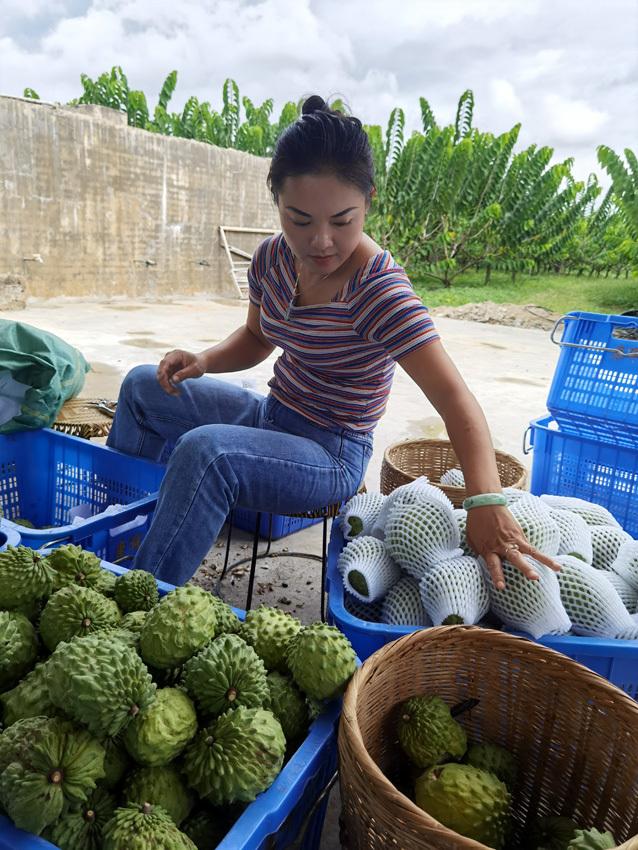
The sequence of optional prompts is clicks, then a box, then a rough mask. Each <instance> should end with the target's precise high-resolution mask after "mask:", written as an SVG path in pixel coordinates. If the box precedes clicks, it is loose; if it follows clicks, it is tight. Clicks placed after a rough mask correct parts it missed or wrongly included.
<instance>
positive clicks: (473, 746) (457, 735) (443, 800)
mask: <svg viewBox="0 0 638 850" xmlns="http://www.w3.org/2000/svg"><path fill="white" fill-rule="evenodd" d="M474 704H476V701H475V700H470V701H468V703H467V704H464V703H461V705H460V706H457V707H454V708H452V709H450V708H449V707H448V706H447V704H446V703H445V702H444V701H443V700H442V699H441V698H440V697H439V696H416V697H412V698H410V699H408V700H406V702H404V703H403V704H402V705H401V706H400V709H399V718H398V723H397V736H398V740H399V744H400V746H401V748H402V750H403V752H404V753H405V755H407V757H408V759H409V760H410V764H411V767H412V772H413V774H414V775H416V779H415V781H414V786H413V787H414V801H415V802H416V804H417V806H419V808H421V809H423V810H424V811H425V812H427V813H428V814H429V815H430V816H431V817H433V818H434V819H435V820H437V821H439V823H441V824H443V825H444V826H446V827H447V828H448V829H451V830H454V832H458V833H459V834H460V835H463V836H465V837H466V838H472V839H474V841H479V842H480V843H481V844H485V845H486V846H487V847H493V848H495V850H503V848H505V847H507V845H508V841H509V840H510V838H511V834H512V827H513V821H512V795H513V794H514V793H515V789H516V781H517V775H518V765H517V762H516V759H515V757H514V756H513V755H512V753H510V752H509V751H508V750H506V749H504V748H503V747H501V746H498V745H497V744H493V743H479V742H471V741H468V738H467V733H466V731H465V729H464V728H463V726H462V725H461V724H460V723H459V722H458V720H456V716H458V715H459V714H461V713H462V712H463V711H464V710H465V709H466V708H467V707H471V706H472V705H474ZM517 846H520V845H518V844H517ZM524 846H525V850H608V848H613V847H615V846H616V841H615V840H614V836H613V835H612V834H611V833H610V832H599V831H598V830H597V829H579V828H578V826H577V824H576V823H574V822H573V821H572V820H571V819H569V818H566V817H543V818H537V819H536V822H535V823H534V825H533V827H532V828H531V829H530V832H529V835H528V836H527V838H526V840H525V844H524Z"/></svg>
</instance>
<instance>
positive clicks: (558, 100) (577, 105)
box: [542, 94, 609, 145]
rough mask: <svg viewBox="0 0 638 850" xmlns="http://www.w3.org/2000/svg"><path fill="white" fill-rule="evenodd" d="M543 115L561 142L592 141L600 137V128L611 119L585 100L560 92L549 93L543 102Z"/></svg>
mask: <svg viewBox="0 0 638 850" xmlns="http://www.w3.org/2000/svg"><path fill="white" fill-rule="evenodd" d="M542 107H543V117H544V119H545V121H546V122H547V127H548V128H549V129H550V130H551V131H552V132H553V133H554V134H555V136H556V138H557V139H558V141H559V142H563V143H568V142H572V143H573V142H591V144H592V145H595V144H596V140H597V139H600V132H599V131H600V129H601V128H602V127H604V126H605V124H606V123H607V122H608V121H609V115H608V114H607V113H606V112H604V111H602V110H599V109H595V108H593V107H592V106H590V105H589V104H588V103H586V102H585V101H584V100H576V99H570V98H567V97H563V96H561V95H559V94H547V95H545V96H544V97H543V102H542Z"/></svg>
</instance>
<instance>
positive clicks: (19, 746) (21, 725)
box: [0, 716, 73, 773]
mask: <svg viewBox="0 0 638 850" xmlns="http://www.w3.org/2000/svg"><path fill="white" fill-rule="evenodd" d="M50 720H51V718H49V717H44V716H40V717H25V718H23V719H21V720H17V721H16V722H15V723H13V724H12V725H11V726H9V728H8V729H5V730H4V732H3V733H2V734H1V735H0V773H2V771H3V770H4V769H5V768H6V767H8V766H9V765H10V764H11V762H12V761H19V762H21V761H22V760H23V758H26V757H27V754H28V752H29V749H28V748H29V746H31V744H33V743H37V742H38V741H39V740H40V739H41V738H42V737H43V736H44V735H46V734H48V733H49V731H50V729H51V723H50ZM60 723H62V724H64V723H65V721H60ZM57 728H60V727H57ZM72 729H73V726H72V724H71V723H66V725H64V726H63V730H64V731H71V730H72Z"/></svg>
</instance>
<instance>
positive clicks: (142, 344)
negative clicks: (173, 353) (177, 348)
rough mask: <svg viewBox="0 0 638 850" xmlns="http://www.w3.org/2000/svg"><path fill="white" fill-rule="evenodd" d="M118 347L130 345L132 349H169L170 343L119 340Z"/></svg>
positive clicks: (150, 340)
mask: <svg viewBox="0 0 638 850" xmlns="http://www.w3.org/2000/svg"><path fill="white" fill-rule="evenodd" d="M120 345H132V346H133V348H161V349H167V350H168V349H169V348H171V347H172V346H171V343H170V342H159V341H158V340H156V339H121V340H120Z"/></svg>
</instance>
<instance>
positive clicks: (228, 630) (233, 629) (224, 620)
mask: <svg viewBox="0 0 638 850" xmlns="http://www.w3.org/2000/svg"><path fill="white" fill-rule="evenodd" d="M211 598H212V600H213V602H214V603H215V614H216V615H217V626H216V627H215V637H219V636H220V635H231V634H232V635H234V634H237V633H238V632H239V630H240V627H241V620H240V619H239V617H238V616H237V614H235V612H234V611H233V609H232V608H231V607H230V605H228V604H227V603H226V602H224V600H223V599H220V598H219V596H213V595H212V594H211Z"/></svg>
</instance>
